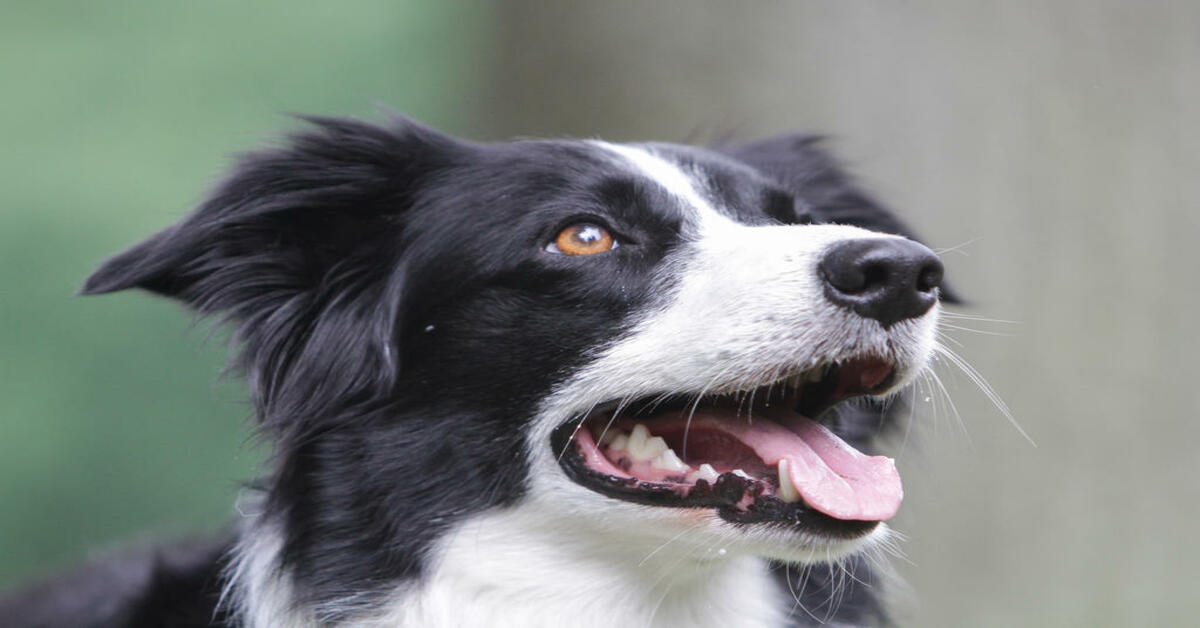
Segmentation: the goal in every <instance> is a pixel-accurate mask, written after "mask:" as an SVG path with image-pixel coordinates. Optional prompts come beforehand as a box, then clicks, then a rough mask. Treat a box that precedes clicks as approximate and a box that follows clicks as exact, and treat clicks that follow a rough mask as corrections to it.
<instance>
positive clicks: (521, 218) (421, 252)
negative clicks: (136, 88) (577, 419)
mask: <svg viewBox="0 0 1200 628" xmlns="http://www.w3.org/2000/svg"><path fill="white" fill-rule="evenodd" d="M307 120H308V122H309V123H311V125H312V126H311V128H310V129H309V130H306V131H304V132H301V133H299V134H297V135H294V136H292V137H291V139H290V141H289V142H288V143H287V144H286V145H284V146H282V147H280V148H276V149H272V150H266V151H263V152H258V153H253V154H250V155H247V156H245V157H244V158H243V159H242V160H241V161H240V163H239V164H238V166H237V167H236V168H235V169H234V171H233V173H232V175H231V176H230V177H229V178H228V179H227V180H226V181H225V182H224V183H222V184H220V185H219V186H217V187H216V189H215V190H214V191H213V193H212V194H211V196H210V197H209V198H208V200H206V201H205V202H204V203H203V204H201V205H200V206H199V208H197V209H196V210H195V211H194V212H193V213H192V214H191V215H190V216H188V217H187V218H185V219H184V220H182V221H181V222H180V223H178V224H177V225H175V226H173V227H170V228H168V229H166V230H165V231H163V232H161V233H159V234H157V235H155V236H153V237H151V238H150V239H148V240H146V241H145V242H143V243H141V244H139V245H137V246H135V247H133V248H132V249H130V250H128V251H126V252H125V253H122V254H120V255H118V256H116V257H114V258H112V259H110V260H109V261H107V262H106V263H105V264H104V265H103V266H102V267H101V268H100V269H99V270H97V271H96V273H95V274H94V275H92V276H91V277H90V278H89V279H88V281H87V283H86V284H85V286H84V288H83V293H84V294H100V293H107V292H113V291H117V290H123V289H127V288H141V289H145V290H149V291H152V292H155V293H158V294H161V295H164V296H167V297H171V298H174V299H177V300H179V301H181V302H183V303H185V304H187V305H188V306H189V307H191V308H193V309H195V310H197V311H199V312H202V313H205V314H212V315H216V316H219V317H221V319H223V320H224V321H226V322H227V323H228V324H229V325H231V326H232V327H233V329H234V330H235V342H236V344H237V346H238V347H239V348H240V349H239V352H238V358H237V361H236V363H237V365H238V366H240V368H241V369H242V370H243V371H244V372H245V374H246V376H247V377H248V379H249V382H250V388H251V391H252V394H253V400H254V404H255V409H256V415H257V419H258V424H259V426H260V429H261V431H262V433H263V434H264V436H265V438H266V439H267V440H268V441H270V442H271V443H272V444H273V447H274V453H275V456H274V459H273V463H272V468H271V471H270V473H269V475H268V476H267V477H266V478H265V479H264V480H263V482H262V486H263V493H264V508H265V509H266V512H267V513H268V516H269V517H271V518H272V521H273V522H274V523H275V525H278V526H279V527H280V528H281V529H282V530H283V531H284V534H285V537H284V538H285V541H284V551H283V562H284V566H285V567H286V568H288V569H289V570H290V571H291V573H292V574H294V577H295V580H296V582H295V584H296V587H297V595H298V597H299V598H301V599H303V600H305V601H306V602H307V603H310V604H312V605H313V606H314V608H316V609H317V610H318V613H319V616H320V617H321V618H322V619H325V620H337V619H342V618H344V617H345V615H344V609H341V608H340V607H339V608H335V606H334V605H335V604H336V603H337V602H338V601H339V600H342V599H344V598H345V597H347V596H348V595H351V594H354V595H356V596H357V599H358V602H359V603H360V604H366V605H369V604H370V603H371V601H372V598H371V596H372V595H382V594H384V592H386V591H389V590H391V589H392V588H394V586H395V585H396V584H397V583H399V582H402V581H404V580H406V579H412V578H419V577H420V576H421V574H422V571H423V569H424V568H425V564H424V561H425V558H426V555H425V550H426V548H428V547H429V546H430V544H431V543H432V542H433V541H434V540H435V539H436V538H438V537H439V536H440V535H441V534H443V533H444V532H445V531H446V530H447V529H448V528H449V527H450V526H452V525H454V524H455V523H456V522H458V521H460V520H462V518H464V517H468V516H470V515H472V514H473V513H477V512H480V511H481V510H484V509H486V508H491V507H496V506H504V505H507V504H512V503H515V502H516V501H517V500H519V499H520V497H521V496H522V494H523V493H524V491H525V490H526V489H525V481H526V476H527V468H526V463H525V462H524V453H523V451H522V445H523V441H522V438H521V436H520V435H521V434H522V430H521V427H522V426H523V425H524V424H525V423H526V422H527V421H529V419H530V418H531V417H532V412H533V410H534V408H535V406H536V404H537V402H538V401H539V400H540V399H542V398H544V397H545V396H546V395H547V394H548V393H549V392H550V391H551V389H552V388H553V386H554V385H555V384H556V383H558V382H559V381H561V380H562V379H563V378H564V377H566V376H567V375H569V374H570V373H571V372H572V370H573V369H576V368H578V367H579V366H580V365H582V364H583V363H584V362H586V361H587V360H588V359H589V358H590V356H591V355H592V352H593V351H594V350H595V348H597V347H602V346H604V344H605V342H606V341H607V340H608V339H610V338H612V337H614V336H616V335H617V334H618V332H619V331H620V330H621V329H623V328H624V327H625V326H626V325H627V324H628V323H629V319H630V316H631V314H633V313H635V312H637V311H638V308H639V306H640V305H641V304H642V303H643V302H644V301H645V299H647V298H648V296H649V294H650V292H651V283H650V282H651V275H652V274H651V272H650V270H651V269H653V268H654V267H655V265H656V264H657V263H658V262H659V260H661V259H662V258H663V257H664V256H665V255H667V254H668V253H669V252H670V250H671V248H672V247H673V246H674V245H675V244H676V243H678V242H679V235H680V234H679V232H680V228H681V226H680V218H679V216H678V215H677V214H676V213H675V212H674V211H673V209H672V206H673V203H674V201H672V200H671V199H670V198H667V197H666V195H665V194H664V193H663V192H662V191H661V190H658V189H657V188H656V187H655V186H651V185H647V184H645V183H644V182H641V181H639V180H638V179H636V178H633V177H630V176H629V175H628V174H627V173H625V172H624V171H623V170H622V169H620V168H618V167H616V166H614V164H613V162H612V160H611V159H604V158H601V156H598V155H597V151H596V150H595V148H594V147H591V146H589V145H586V144H582V143H578V142H573V141H529V142H515V143H506V144H486V145H485V144H474V143H468V142H464V141H460V140H457V139H453V138H450V137H447V136H445V135H442V134H439V133H437V132H435V131H432V130H430V129H428V128H425V127H422V126H420V125H418V124H415V123H413V122H411V121H408V120H404V119H396V120H393V121H392V122H390V123H389V124H387V125H385V126H376V125H372V124H367V123H362V122H356V121H350V120H343V119H331V118H308V119H307ZM660 148H661V149H662V150H664V151H674V154H675V155H676V156H678V157H679V158H681V159H684V160H685V161H686V160H690V161H691V162H693V163H695V164H697V165H703V167H704V168H705V170H706V172H711V173H712V175H713V176H712V184H713V189H714V190H715V191H716V193H717V194H719V195H720V196H721V197H722V201H723V202H724V204H725V205H726V206H728V207H729V208H731V209H730V211H732V212H734V213H735V214H736V217H737V218H738V219H739V220H743V221H745V222H750V223H752V224H768V223H776V222H784V223H791V224H805V223H809V222H842V223H848V224H854V225H858V226H862V227H866V228H870V229H875V230H880V231H887V232H892V233H900V234H908V233H909V232H908V230H907V229H906V228H905V227H904V226H903V225H902V224H901V223H900V222H899V221H897V220H896V219H895V218H894V216H892V215H891V214H890V213H889V212H888V211H886V210H885V209H883V208H882V207H881V206H879V205H878V204H877V203H875V202H874V201H873V200H872V199H871V198H870V197H869V196H867V195H865V194H864V193H862V192H860V191H859V190H858V189H857V188H855V187H854V186H853V185H852V184H851V183H850V182H849V180H848V178H847V177H846V176H845V175H844V174H843V173H842V172H841V170H840V169H839V168H838V167H837V165H836V164H835V163H834V162H833V161H832V160H831V159H830V157H829V156H828V155H827V154H826V153H825V152H824V151H823V150H821V149H819V148H818V147H817V145H816V143H815V140H813V139H812V138H805V137H796V136H785V137H782V138H776V139H773V140H766V141H762V142H756V143H752V144H747V145H744V146H739V147H732V148H725V149H722V150H723V153H720V152H715V151H710V150H702V149H692V148H685V147H660ZM580 219H586V220H589V221H593V222H600V223H602V224H604V225H606V226H607V227H609V228H610V229H611V230H612V231H613V232H614V233H616V234H618V235H619V237H620V238H621V239H622V241H624V242H627V243H629V244H630V245H628V246H622V247H620V248H618V249H616V250H614V251H613V254H612V255H607V256H603V259H599V258H597V259H580V258H574V257H571V256H554V255H546V254H544V253H543V251H542V248H543V246H544V244H545V243H546V242H547V241H549V240H550V239H552V238H553V235H554V234H555V233H556V232H557V231H558V230H559V229H561V228H562V227H563V226H565V225H567V224H570V223H573V222H577V221H579V220H580ZM861 419H862V420H861V425H860V424H857V423H856V425H853V426H844V427H846V429H847V430H848V431H851V432H853V431H854V430H859V431H861V432H863V435H866V433H867V432H870V431H872V430H873V429H874V426H875V425H876V424H877V423H878V420H879V414H878V412H866V413H865V415H864V416H862V417H861ZM215 547H216V549H213V548H209V549H206V550H205V551H204V552H199V553H197V552H190V553H188V558H187V559H186V560H185V559H181V560H174V559H169V558H164V557H165V556H168V555H166V554H157V553H151V554H147V555H143V556H141V557H140V558H139V557H136V556H135V557H133V558H120V559H117V561H116V562H114V563H111V564H110V565H108V566H99V567H94V568H92V569H91V570H89V571H85V572H81V573H80V574H79V575H76V576H70V577H68V578H65V579H62V580H59V581H58V582H57V583H56V584H54V585H46V586H42V587H41V588H38V589H35V590H33V591H32V592H29V593H26V594H23V595H18V596H16V597H14V598H12V599H11V600H10V601H8V602H6V603H4V604H0V616H4V617H14V616H15V617H29V618H35V617H36V618H39V619H37V620H36V621H35V620H34V619H30V620H29V621H28V622H26V623H25V624H23V625H46V626H52V625H63V626H65V625H73V626H82V625H95V626H108V625H112V626H116V625H208V624H206V623H204V622H211V625H221V622H222V621H224V618H223V616H222V615H221V614H220V613H219V612H218V611H217V610H216V608H215V600H216V597H215V592H216V591H218V590H219V586H218V584H219V582H218V580H219V577H218V573H219V570H220V564H221V560H222V558H221V557H222V556H223V553H222V551H223V549H225V548H227V544H218V545H217V546H215ZM808 571H809V573H808V576H807V578H808V579H807V581H808V582H812V583H814V584H820V583H822V582H825V583H827V582H829V581H830V580H831V579H832V578H834V577H835V574H834V573H833V572H831V571H829V569H828V568H825V567H813V568H811V569H810V570H808ZM865 572H866V566H865V565H863V566H862V570H861V571H860V572H859V573H858V576H857V577H858V578H859V579H863V578H864V577H865V576H864V573H865ZM780 573H781V574H785V575H786V574H788V573H790V571H788V570H784V569H781V570H780ZM791 575H792V576H796V575H797V574H794V573H792V574H791ZM805 595H819V593H811V594H809V593H806V594H805ZM849 595H850V597H851V599H850V600H849V602H851V603H847V604H843V605H842V606H840V607H834V605H832V602H830V603H829V604H827V605H826V606H827V608H825V610H823V611H821V610H818V611H814V614H816V615H817V616H818V617H821V616H823V614H826V613H827V614H828V616H829V618H831V619H834V620H841V619H846V620H863V619H864V618H866V619H870V621H871V622H881V621H883V615H882V611H881V610H880V607H879V605H878V604H877V603H876V602H875V601H874V600H873V599H872V598H871V597H870V593H869V591H866V590H865V589H861V588H860V589H854V593H851V594H849ZM100 599H103V600H104V603H103V604H97V603H96V602H95V601H96V600H100ZM814 600H815V598H814ZM814 603H816V602H814ZM323 605H324V606H323ZM55 606H57V607H58V608H57V611H56V610H55V608H53V607H55ZM817 607H818V608H822V607H820V604H817ZM30 609H34V610H30ZM102 609H103V610H102ZM55 612H57V613H58V614H57V615H55ZM13 613H26V614H24V615H20V614H18V615H14V614H13ZM185 615H187V616H188V617H187V618H186V619H185V618H184V616H185ZM795 617H796V619H797V621H798V622H799V623H801V624H803V623H806V622H809V621H811V619H812V618H811V617H809V616H807V615H805V614H804V613H797V614H796V615H795ZM84 618H88V619H84ZM198 618H203V621H202V620H201V619H198Z"/></svg>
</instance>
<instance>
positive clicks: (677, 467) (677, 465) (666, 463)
mask: <svg viewBox="0 0 1200 628" xmlns="http://www.w3.org/2000/svg"><path fill="white" fill-rule="evenodd" d="M655 438H658V437H657V436H656V437H655ZM650 466H652V467H654V468H655V469H663V470H666V471H676V472H679V471H689V470H691V467H689V466H687V463H685V462H684V461H682V460H680V459H679V456H677V455H675V450H673V449H671V448H669V447H668V448H667V449H665V450H663V451H662V452H660V453H659V454H658V456H656V457H655V458H654V460H653V461H651V462H650Z"/></svg>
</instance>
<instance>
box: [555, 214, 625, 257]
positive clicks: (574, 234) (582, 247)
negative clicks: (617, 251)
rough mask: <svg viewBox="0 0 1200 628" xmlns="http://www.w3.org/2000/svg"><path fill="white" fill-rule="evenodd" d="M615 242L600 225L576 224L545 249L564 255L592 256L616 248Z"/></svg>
mask: <svg viewBox="0 0 1200 628" xmlns="http://www.w3.org/2000/svg"><path fill="white" fill-rule="evenodd" d="M616 246H617V242H616V241H615V240H614V239H613V236H612V234H611V233H609V232H608V230H607V229H605V228H604V227H601V226H600V225H596V224H592V223H587V222H584V223H577V224H574V225H571V226H569V227H567V228H566V229H563V230H562V231H561V232H559V234H558V237H557V238H555V239H554V242H553V243H552V244H551V245H550V246H548V247H547V250H549V251H550V252H553V253H562V254H564V255H594V254H596V253H606V252H608V251H611V250H613V249H614V248H616Z"/></svg>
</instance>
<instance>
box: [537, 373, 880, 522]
mask: <svg viewBox="0 0 1200 628" xmlns="http://www.w3.org/2000/svg"><path fill="white" fill-rule="evenodd" d="M894 380H895V368H894V366H893V364H892V363H891V362H890V361H888V360H885V359H883V358H878V357H856V358H853V359H850V360H846V361H842V362H839V363H829V364H825V365H822V366H818V367H815V368H813V369H809V370H807V371H804V372H801V373H798V374H793V375H791V376H788V377H785V378H782V379H779V380H776V381H774V382H771V383H770V384H767V385H764V386H760V387H757V388H754V389H752V390H745V391H740V392H737V393H732V394H722V395H712V396H702V397H700V398H699V399H697V398H695V397H694V396H689V397H687V398H680V397H670V396H668V397H652V398H644V399H640V400H634V401H632V402H629V403H625V404H618V403H617V402H612V403H609V404H605V405H604V406H601V407H598V408H597V409H595V410H593V411H592V412H591V413H589V415H588V416H587V417H586V418H584V420H583V421H582V422H580V421H571V422H568V423H565V424H563V425H561V426H559V427H558V428H557V429H556V430H555V432H554V434H553V436H552V438H551V441H552V442H551V444H552V446H553V447H554V451H555V452H556V453H558V452H562V455H561V456H560V458H559V460H560V464H561V465H562V467H563V469H564V470H565V471H566V472H567V475H568V476H569V477H570V478H571V479H572V480H574V481H575V482H577V483H579V484H582V485H583V486H585V487H587V488H590V489H592V490H595V491H597V492H599V493H602V494H605V495H608V496H610V497H614V498H617V499H624V500H627V501H632V502H636V503H640V504H647V505H652V506H671V507H685V508H716V510H717V512H718V514H719V515H720V516H721V517H722V518H723V519H725V520H727V521H731V522H737V523H765V522H774V523H778V524H786V525H794V526H798V527H803V528H804V530H805V531H806V532H810V533H815V534H822V535H825V536H831V537H837V538H853V537H857V536H861V535H864V534H866V533H868V532H870V531H871V530H873V529H874V528H875V527H876V526H877V525H878V523H879V522H880V521H885V520H887V519H890V518H891V517H892V516H893V515H895V513H896V511H897V509H898V508H899V507H900V501H901V499H902V498H903V489H902V487H901V484H900V476H899V474H898V473H897V471H896V467H895V464H894V462H893V461H892V460H891V459H890V458H886V457H883V456H868V455H866V454H863V453H861V452H859V451H858V450H856V449H854V448H853V447H852V446H850V445H849V444H848V443H846V442H845V441H844V440H842V439H841V438H839V437H838V436H837V435H835V434H834V433H833V432H831V431H830V430H829V429H828V428H826V427H825V426H824V425H821V424H820V423H818V422H817V421H815V420H814V419H815V418H817V417H819V416H821V414H823V413H824V412H825V411H826V410H828V409H830V408H832V407H833V406H835V405H836V404H838V403H840V402H843V401H845V400H847V399H850V398H853V397H857V396H863V395H872V394H879V393H881V392H883V391H885V390H887V389H888V387H889V386H890V385H891V383H892V382H893V381H894Z"/></svg>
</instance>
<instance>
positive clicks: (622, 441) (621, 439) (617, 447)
mask: <svg viewBox="0 0 1200 628" xmlns="http://www.w3.org/2000/svg"><path fill="white" fill-rule="evenodd" d="M608 448H609V449H610V450H613V451H629V437H628V436H626V435H625V434H624V432H622V433H620V434H617V435H616V436H614V437H613V439H612V442H611V443H609V444H608Z"/></svg>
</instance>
